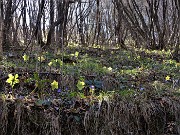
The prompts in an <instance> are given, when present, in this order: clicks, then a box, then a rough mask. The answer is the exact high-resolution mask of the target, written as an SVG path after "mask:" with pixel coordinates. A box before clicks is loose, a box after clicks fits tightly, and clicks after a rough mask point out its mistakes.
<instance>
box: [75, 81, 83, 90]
mask: <svg viewBox="0 0 180 135" xmlns="http://www.w3.org/2000/svg"><path fill="white" fill-rule="evenodd" d="M76 86H77V87H78V89H79V90H82V89H83V88H84V87H85V83H84V82H83V81H80V80H78V83H77V85H76Z"/></svg>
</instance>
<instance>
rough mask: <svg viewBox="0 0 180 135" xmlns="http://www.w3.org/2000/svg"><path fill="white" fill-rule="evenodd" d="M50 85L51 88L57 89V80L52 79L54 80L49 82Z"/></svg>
mask: <svg viewBox="0 0 180 135" xmlns="http://www.w3.org/2000/svg"><path fill="white" fill-rule="evenodd" d="M51 87H52V90H54V89H58V82H57V81H55V80H54V81H53V82H52V83H51Z"/></svg>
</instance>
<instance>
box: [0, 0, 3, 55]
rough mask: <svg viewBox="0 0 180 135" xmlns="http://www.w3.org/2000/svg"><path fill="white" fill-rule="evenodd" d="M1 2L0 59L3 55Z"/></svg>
mask: <svg viewBox="0 0 180 135" xmlns="http://www.w3.org/2000/svg"><path fill="white" fill-rule="evenodd" d="M2 2H3V1H2V0H0V58H1V57H2V55H3V48H2V40H3V39H2V38H3V37H2V28H3V27H2V26H3V16H2V15H3V13H2V11H3V10H2V8H3V3H2Z"/></svg>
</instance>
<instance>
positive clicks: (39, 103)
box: [35, 100, 44, 106]
mask: <svg viewBox="0 0 180 135" xmlns="http://www.w3.org/2000/svg"><path fill="white" fill-rule="evenodd" d="M43 103H44V101H43V100H37V101H36V102H35V105H37V106H42V105H43Z"/></svg>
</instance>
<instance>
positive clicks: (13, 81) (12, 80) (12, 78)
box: [6, 74, 19, 88]
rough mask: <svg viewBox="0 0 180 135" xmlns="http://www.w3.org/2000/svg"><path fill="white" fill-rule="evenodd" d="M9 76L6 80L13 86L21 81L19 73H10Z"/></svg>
mask: <svg viewBox="0 0 180 135" xmlns="http://www.w3.org/2000/svg"><path fill="white" fill-rule="evenodd" d="M8 77H9V78H8V79H7V80H6V82H7V83H9V84H10V85H11V87H12V88H13V87H14V85H15V84H16V83H19V79H18V74H15V75H14V76H13V75H12V74H9V75H8Z"/></svg>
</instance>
